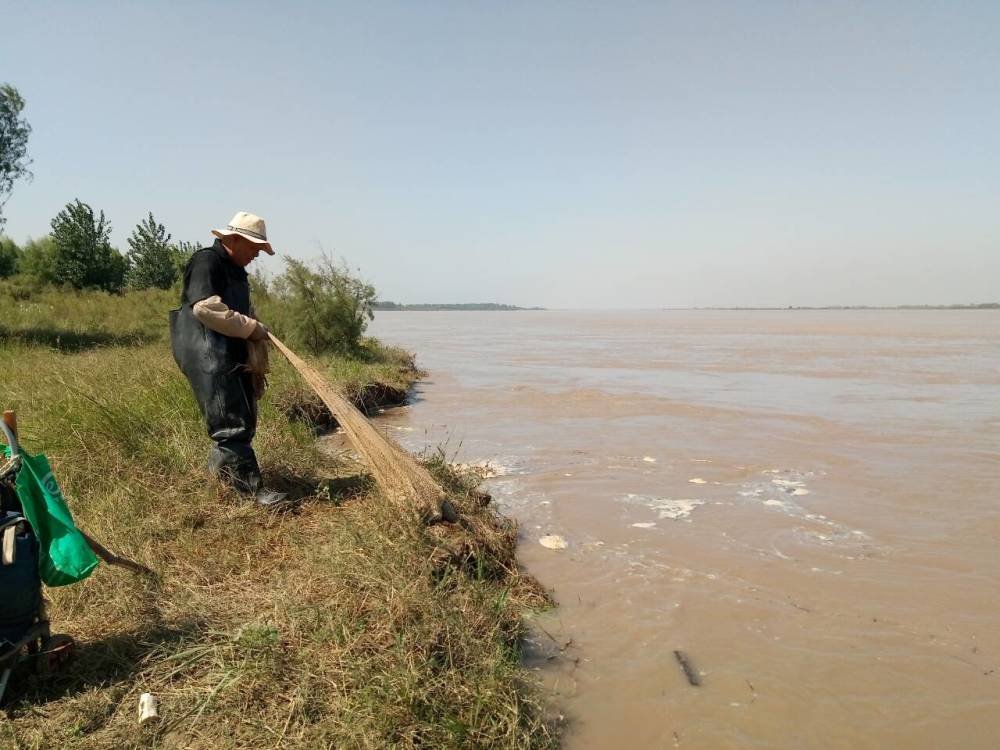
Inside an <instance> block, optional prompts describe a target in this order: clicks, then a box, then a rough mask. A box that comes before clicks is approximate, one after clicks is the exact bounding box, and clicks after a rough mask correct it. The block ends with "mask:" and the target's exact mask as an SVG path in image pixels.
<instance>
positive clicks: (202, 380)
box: [170, 211, 286, 506]
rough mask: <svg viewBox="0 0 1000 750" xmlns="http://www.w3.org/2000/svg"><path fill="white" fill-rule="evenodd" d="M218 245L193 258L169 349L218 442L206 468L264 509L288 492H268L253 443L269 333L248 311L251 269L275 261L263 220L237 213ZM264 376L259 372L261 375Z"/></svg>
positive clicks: (222, 231) (172, 322) (175, 314)
mask: <svg viewBox="0 0 1000 750" xmlns="http://www.w3.org/2000/svg"><path fill="white" fill-rule="evenodd" d="M212 234H214V235H215V236H216V237H217V238H218V239H216V241H215V244H214V245H213V246H212V247H206V248H203V249H201V250H199V251H198V252H196V253H195V254H194V255H192V256H191V260H190V261H188V264H187V267H186V268H185V269H184V287H183V291H182V292H181V306H180V308H179V309H177V310H172V311H171V312H170V342H171V347H172V349H173V353H174V359H175V360H176V362H177V365H178V367H180V368H181V371H182V372H183V373H184V375H185V376H186V377H187V379H188V382H190V383H191V389H192V390H193V391H194V396H195V399H196V400H197V401H198V406H199V407H200V408H201V413H202V415H203V416H204V418H205V422H206V423H207V425H208V435H209V437H211V438H212V440H213V441H214V445H213V446H212V449H211V451H210V452H209V458H208V468H209V471H210V472H211V473H212V474H215V475H216V476H219V477H221V478H222V479H224V480H226V481H228V482H230V483H231V484H232V485H233V486H234V487H236V488H237V489H238V490H240V491H241V492H244V493H247V494H249V495H252V496H253V497H254V498H255V499H256V501H257V503H258V504H260V505H263V506H274V505H278V504H280V503H282V502H283V501H284V500H285V499H286V493H283V492H274V491H273V490H267V489H264V487H263V484H262V481H261V476H260V467H259V466H258V465H257V456H256V455H255V454H254V451H253V446H252V445H251V441H252V440H253V437H254V433H255V432H256V430H257V398H258V397H259V395H260V389H258V388H255V384H254V379H255V374H254V372H252V368H251V367H250V366H249V361H250V359H251V357H250V354H251V349H253V348H257V347H259V348H261V349H264V350H265V354H266V346H267V341H268V338H267V328H266V327H265V326H264V325H263V324H262V323H260V322H259V321H258V320H256V319H255V316H254V313H253V308H252V307H251V305H250V285H249V284H248V283H247V272H246V270H245V269H246V267H247V266H248V265H249V264H250V263H251V262H253V260H254V259H255V258H256V257H257V255H258V254H259V253H260V251H261V250H263V251H264V252H266V253H268V254H269V255H274V250H273V249H272V248H271V245H270V243H269V242H268V241H267V227H266V226H265V224H264V220H263V219H261V218H260V217H259V216H254V215H253V214H249V213H246V212H245V211H240V212H238V213H237V214H236V215H235V216H234V217H233V219H232V221H230V222H229V224H228V226H227V227H226V228H225V229H213V230H212ZM262 375H263V373H261V372H259V371H258V372H257V376H262Z"/></svg>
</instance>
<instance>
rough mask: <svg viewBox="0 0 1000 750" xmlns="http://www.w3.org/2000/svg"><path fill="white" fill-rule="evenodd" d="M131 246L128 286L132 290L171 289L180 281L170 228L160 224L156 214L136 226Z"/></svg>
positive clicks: (130, 241) (130, 239) (127, 276)
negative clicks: (155, 216) (177, 280)
mask: <svg viewBox="0 0 1000 750" xmlns="http://www.w3.org/2000/svg"><path fill="white" fill-rule="evenodd" d="M128 245H129V248H130V250H129V251H128V255H127V261H128V274H127V275H126V277H125V281H126V284H127V286H128V287H129V288H130V289H149V288H150V287H156V288H157V289H169V288H170V286H171V285H172V284H173V283H174V280H175V279H176V278H177V264H176V262H175V259H174V255H175V249H174V247H173V246H172V245H171V244H170V235H169V234H168V233H167V230H166V228H165V227H164V226H163V225H162V224H157V223H156V219H154V218H153V214H152V212H150V214H149V216H147V217H146V218H145V219H144V220H143V221H142V222H140V223H139V224H136V227H135V229H133V230H132V236H131V237H129V238H128Z"/></svg>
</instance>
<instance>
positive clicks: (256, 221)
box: [212, 211, 274, 255]
mask: <svg viewBox="0 0 1000 750" xmlns="http://www.w3.org/2000/svg"><path fill="white" fill-rule="evenodd" d="M212 234H214V235H215V236H216V237H218V238H220V239H221V238H223V237H230V236H232V235H234V234H239V235H242V236H243V237H246V238H247V239H248V240H250V241H251V242H253V243H256V244H258V245H261V246H262V247H261V249H262V250H264V251H265V252H266V253H268V254H269V255H274V250H273V249H272V248H271V243H270V242H268V241H267V227H266V226H265V225H264V220H263V219H262V218H260V217H259V216H254V215H253V214H248V213H247V212H246V211H237V212H236V216H234V217H233V218H232V219H230V221H229V226H228V227H226V228H225V229H213V230H212Z"/></svg>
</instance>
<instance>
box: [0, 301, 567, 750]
mask: <svg viewBox="0 0 1000 750" xmlns="http://www.w3.org/2000/svg"><path fill="white" fill-rule="evenodd" d="M164 299H167V298H164ZM117 303H118V301H117V300H113V299H112V300H111V302H110V303H109V304H110V305H115V304H117ZM17 304H18V302H17V301H16V300H15V301H9V300H3V299H0V320H3V321H4V326H5V330H4V331H0V356H2V357H3V362H4V368H3V371H2V373H0V381H2V383H3V386H2V389H0V391H2V393H3V401H4V403H5V404H6V405H7V406H13V407H14V408H16V409H17V410H18V414H19V422H20V424H21V432H22V439H23V441H24V443H25V444H26V446H27V447H28V448H29V449H31V450H34V451H44V452H45V453H46V454H48V455H49V457H50V459H51V460H52V462H53V465H54V467H55V470H56V475H57V477H58V478H59V480H60V483H61V484H62V486H63V489H64V491H65V494H66V495H67V497H68V498H69V501H70V504H71V507H72V508H73V510H74V513H75V515H76V518H77V521H78V522H79V523H80V525H81V526H82V527H84V528H86V529H87V530H88V531H90V532H91V533H93V534H94V535H95V536H97V537H98V538H99V539H101V540H102V541H104V543H105V544H106V545H107V546H109V547H111V548H112V549H114V550H115V551H117V552H120V553H122V554H126V555H127V556H129V557H132V558H134V559H137V560H139V561H140V562H142V563H144V564H146V565H148V566H150V567H152V568H154V569H155V570H156V571H157V572H158V574H159V577H158V579H157V580H155V581H148V580H143V579H141V578H138V577H136V576H134V575H133V574H131V573H129V572H126V571H122V570H120V569H113V568H107V567H105V566H102V567H100V568H99V569H98V570H97V571H96V572H95V574H94V575H93V576H92V577H91V578H90V579H88V580H87V581H85V582H83V583H81V584H78V585H75V586H71V587H67V588H62V589H54V590H50V591H49V592H48V596H49V598H50V600H51V607H50V614H51V616H52V620H53V625H54V627H55V629H56V630H58V631H62V632H68V633H71V634H72V635H74V636H75V637H76V638H77V639H78V641H79V648H78V654H77V658H76V660H75V662H74V663H72V664H71V666H70V667H69V668H68V669H67V670H66V671H65V672H64V673H62V674H60V675H58V676H56V677H55V678H46V679H44V680H43V679H40V678H35V677H33V676H30V675H22V676H21V677H20V679H18V680H17V682H16V683H15V684H14V685H13V686H12V690H11V695H10V697H9V698H8V701H7V705H6V706H5V707H4V710H3V711H0V748H4V750H6V748H38V749H41V748H45V749H46V750H48V749H49V748H80V749H84V748H86V749H88V750H90V749H96V748H116V749H118V748H262V747H275V748H341V747H358V748H368V747H370V748H385V747H422V748H451V747H503V748H534V747H548V746H551V745H552V744H554V740H553V738H552V737H551V735H550V733H549V730H548V728H547V725H546V724H545V722H544V720H543V714H542V710H541V707H540V706H539V703H538V701H537V698H536V694H535V692H534V689H533V687H532V685H531V684H530V683H529V682H527V681H526V673H525V671H524V670H523V669H522V668H521V666H520V663H519V642H520V637H521V634H522V627H523V625H522V613H523V611H524V608H525V607H537V606H544V604H545V602H546V597H545V594H544V592H542V591H540V590H539V588H538V586H537V584H536V583H534V582H533V581H532V580H531V579H529V578H526V577H524V576H522V575H521V574H520V573H519V571H518V570H517V566H516V563H515V560H514V557H513V551H514V541H515V534H516V530H515V529H514V528H513V526H512V525H511V524H509V523H507V522H505V521H504V520H503V519H501V518H499V517H497V516H495V515H494V514H492V512H491V511H490V510H489V509H488V506H485V505H484V504H483V502H482V499H481V497H480V496H479V495H478V494H477V493H476V491H475V488H474V482H472V481H471V480H468V479H466V478H463V477H460V476H457V475H455V474H454V473H453V472H451V471H450V470H449V469H448V468H447V467H446V466H444V465H442V464H441V462H432V463H433V465H432V470H433V471H434V472H435V475H436V476H437V478H438V480H439V481H440V482H442V484H443V485H444V486H445V487H446V489H447V490H448V492H449V494H450V495H451V496H452V497H453V498H454V502H455V503H456V505H458V506H459V507H460V509H461V510H462V511H463V513H464V514H465V516H466V519H467V523H466V525H465V526H455V527H452V528H450V529H446V528H445V527H439V528H438V530H436V531H435V532H434V533H432V534H428V533H426V532H424V531H422V530H421V529H419V527H416V526H414V525H413V524H411V523H410V522H409V520H408V519H404V518H401V517H399V516H398V515H397V514H395V513H393V512H392V510H391V506H390V505H389V504H387V503H384V502H380V498H379V497H378V496H377V495H376V494H374V491H373V489H372V486H371V483H370V482H367V481H365V480H364V478H362V477H358V476H357V474H358V471H357V467H354V466H350V465H346V464H344V463H341V462H338V460H337V459H335V458H332V457H331V456H329V455H327V454H325V453H323V452H322V451H320V450H319V449H318V448H317V446H316V443H315V440H314V435H313V432H312V430H311V429H310V427H309V426H308V425H305V424H300V423H296V422H290V421H289V420H287V419H286V418H285V417H284V416H283V415H282V414H280V413H279V412H278V411H277V410H276V409H275V408H274V406H273V405H272V403H273V400H274V397H275V396H276V395H280V394H283V393H287V392H288V391H289V390H290V389H292V388H293V386H294V384H295V381H294V375H293V374H292V373H291V371H290V369H289V368H288V367H287V365H284V364H281V363H277V362H276V367H275V373H274V377H273V380H272V393H271V395H269V396H267V397H265V403H264V405H263V409H262V414H261V425H260V432H259V436H258V439H257V441H256V443H255V444H256V447H257V449H258V452H259V455H260V458H261V463H262V466H263V470H264V473H265V478H266V479H267V481H268V482H269V483H271V484H272V485H275V486H280V487H283V488H285V489H288V490H290V491H291V492H293V493H294V494H295V495H296V496H298V497H300V498H301V499H302V503H301V505H300V506H299V508H298V510H297V511H296V512H294V513H286V514H281V515H271V514H266V513H261V512H260V511H258V510H257V509H255V508H254V507H252V506H247V505H242V504H240V503H239V501H238V497H237V496H236V495H234V494H233V493H232V492H231V491H229V490H227V489H226V488H224V487H222V486H219V485H217V484H215V483H213V482H210V481H209V480H207V479H206V477H205V475H204V473H203V471H202V466H203V464H204V461H205V454H206V451H207V438H206V437H205V435H204V427H203V425H202V424H201V421H200V418H199V416H198V413H197V410H196V407H195V404H194V402H193V399H192V397H191V395H190V392H189V390H188V386H187V383H186V382H185V381H184V379H183V377H182V376H181V375H180V373H178V372H177V370H176V367H175V366H174V364H173V361H172V360H171V358H170V355H169V352H168V349H167V344H166V342H165V340H164V338H163V336H162V331H161V329H160V326H161V323H162V321H163V318H162V317H158V318H157V319H156V320H155V321H154V320H147V319H144V318H137V319H133V318H131V317H129V316H132V315H133V312H131V311H132V310H133V309H134V308H133V307H130V306H128V305H123V306H122V308H121V313H122V318H121V320H120V321H118V323H116V322H115V318H114V316H112V315H106V314H105V313H102V312H101V310H103V309H104V308H102V307H101V305H103V304H104V302H103V301H97V302H95V301H94V299H93V298H86V299H82V300H81V299H79V298H71V299H69V300H68V302H67V304H68V306H70V307H74V306H81V307H86V306H91V308H90V310H89V314H90V315H91V318H92V322H93V321H96V323H97V326H96V328H95V329H94V331H102V332H103V333H105V334H107V335H108V336H110V337H111V339H104V340H100V341H95V340H94V338H95V337H94V336H93V335H92V333H93V332H92V331H91V330H90V329H89V328H87V327H86V326H83V325H79V324H78V321H79V320H80V318H79V316H78V317H77V318H75V319H74V318H73V315H72V312H70V314H68V316H67V312H66V310H65V309H62V310H61V309H60V306H59V303H58V302H57V301H53V300H52V299H46V300H45V301H44V302H43V303H39V302H37V301H36V304H47V305H51V308H50V314H49V315H43V314H42V313H41V312H39V311H38V310H37V309H33V310H28V311H25V310H21V311H18V310H17V309H16V305H17ZM164 309H166V308H164ZM76 312H77V313H79V312H80V310H79V309H77V310H76ZM102 315H103V316H104V317H102ZM66 319H69V320H72V321H74V322H72V323H64V322H63V320H66ZM102 321H103V322H102ZM61 326H62V327H61ZM39 330H45V331H50V332H55V334H56V335H55V337H49V338H46V337H40V336H35V335H34V334H31V335H29V334H26V333H25V332H26V331H39ZM123 331H124V332H126V333H128V335H130V336H131V335H132V333H136V335H135V336H133V338H132V339H130V340H129V341H130V343H131V344H132V345H128V346H122V345H108V344H109V343H111V344H119V343H120V342H121V341H122V339H121V338H115V337H121V336H122V335H123ZM88 332H90V333H88ZM130 332H131V333H130ZM67 334H73V335H74V336H75V337H76V338H74V342H73V345H72V346H69V347H67V346H64V344H63V342H65V340H66V338H65V337H66V335H67ZM88 336H89V337H90V338H87V337H88ZM67 349H68V350H69V351H68V352H67V351H66V350H67ZM366 366H370V367H383V366H384V364H380V363H379V361H372V362H369V363H367V365H366ZM356 372H358V373H362V374H363V372H364V370H363V369H361V370H358V371H356ZM279 400H280V399H279ZM141 692H152V693H154V694H155V695H157V696H158V697H159V699H160V701H161V711H160V712H161V715H162V716H163V721H162V722H161V723H160V724H158V725H155V726H152V727H144V728H142V729H140V728H139V727H138V726H137V725H136V721H135V711H136V705H137V701H138V696H139V694H140V693H141Z"/></svg>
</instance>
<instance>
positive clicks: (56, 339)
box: [0, 326, 160, 352]
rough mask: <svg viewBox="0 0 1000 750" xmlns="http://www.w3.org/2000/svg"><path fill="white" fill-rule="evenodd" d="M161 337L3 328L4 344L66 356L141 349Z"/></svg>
mask: <svg viewBox="0 0 1000 750" xmlns="http://www.w3.org/2000/svg"><path fill="white" fill-rule="evenodd" d="M159 339H160V337H159V336H155V335H151V334H149V333H145V332H143V331H139V330H132V331H126V332H125V333H106V332H104V331H67V330H62V329H59V328H48V327H39V328H16V329H14V328H7V327H6V326H0V343H13V344H23V345H26V346H45V347H48V348H50V349H56V350H58V351H62V352H81V351H85V350H87V349H94V348H96V347H101V346H138V345H140V344H148V343H151V342H153V341H158V340H159Z"/></svg>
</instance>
